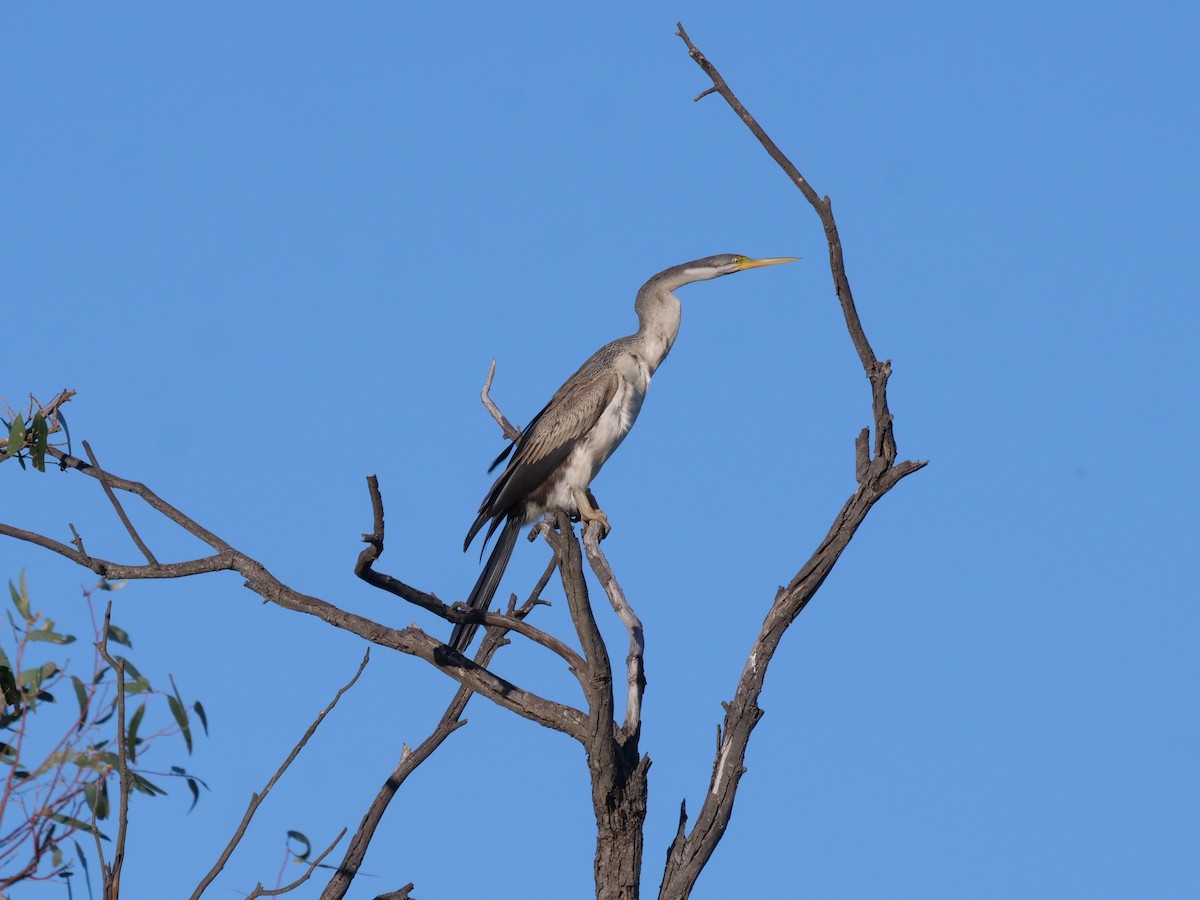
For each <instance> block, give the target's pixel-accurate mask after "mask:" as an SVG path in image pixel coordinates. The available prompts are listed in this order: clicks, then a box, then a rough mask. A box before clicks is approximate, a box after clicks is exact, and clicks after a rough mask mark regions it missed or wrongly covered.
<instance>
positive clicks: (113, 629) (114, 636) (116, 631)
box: [108, 624, 133, 650]
mask: <svg viewBox="0 0 1200 900" xmlns="http://www.w3.org/2000/svg"><path fill="white" fill-rule="evenodd" d="M108 639H109V640H110V641H113V642H115V643H118V644H121V645H123V646H125V647H128V648H129V649H130V650H132V649H133V641H131V640H130V639H129V632H127V631H126V630H125V629H124V628H118V627H117V626H116V625H111V624H110V625H109V626H108Z"/></svg>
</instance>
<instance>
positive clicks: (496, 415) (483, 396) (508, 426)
mask: <svg viewBox="0 0 1200 900" xmlns="http://www.w3.org/2000/svg"><path fill="white" fill-rule="evenodd" d="M495 377H496V360H495V359H493V360H492V366H491V368H490V369H488V377H487V381H485V382H484V383H483V390H482V391H480V392H479V399H480V400H482V401H483V405H484V406H486V407H487V411H488V412H489V413H491V414H492V418H493V419H495V420H496V424H497V425H499V426H500V430H501V431H503V432H504V439H505V440H506V441H515V440H517V439H518V438H520V436H521V429H520V428H517V427H516V426H515V425H513V423H512V422H510V421H508V419H506V418H505V417H504V413H502V412H500V408H499V407H498V406H496V404H495V402H494V401H493V400H492V395H491V391H492V379H493V378H495Z"/></svg>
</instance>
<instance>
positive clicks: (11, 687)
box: [0, 659, 21, 708]
mask: <svg viewBox="0 0 1200 900" xmlns="http://www.w3.org/2000/svg"><path fill="white" fill-rule="evenodd" d="M4 662H5V663H7V662H8V660H7V659H5V660H4ZM0 690H3V692H4V702H5V704H7V705H8V706H11V707H14V708H16V707H19V706H20V705H21V691H20V689H19V688H18V687H17V679H16V677H15V676H14V675H13V670H12V669H10V668H9V667H8V666H7V665H4V664H0Z"/></svg>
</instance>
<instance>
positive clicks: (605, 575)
mask: <svg viewBox="0 0 1200 900" xmlns="http://www.w3.org/2000/svg"><path fill="white" fill-rule="evenodd" d="M600 531H601V529H600V528H588V529H585V531H584V533H583V548H584V550H585V551H586V552H587V557H588V563H589V564H590V565H591V567H592V571H593V572H595V573H596V577H597V578H599V579H600V584H601V586H602V587H603V588H604V592H605V593H606V594H607V595H608V600H609V602H610V603H611V604H612V608H613V610H614V611H615V612H616V614H617V616H618V618H620V620H621V622H622V623H624V625H625V630H626V631H628V632H629V654H628V655H627V656H626V657H625V670H626V676H627V684H628V689H627V691H626V695H625V724H624V725H622V726H621V732H622V734H623V735H624V736H625V737H632V736H634V735H636V734H637V733H638V732H640V730H641V727H642V695H643V694H644V693H645V692H646V670H645V666H644V664H643V655H644V653H645V650H646V643H645V638H644V636H643V634H642V620H641V619H639V618H638V616H637V613H635V612H634V611H633V607H632V606H630V605H629V601H628V600H626V599H625V592H624V591H622V590H621V586H620V585H619V584H618V583H617V578H616V576H615V575H614V574H613V571H612V567H611V566H610V565H609V564H608V559H607V557H605V555H604V551H603V550H601V549H600Z"/></svg>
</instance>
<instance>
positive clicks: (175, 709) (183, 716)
mask: <svg viewBox="0 0 1200 900" xmlns="http://www.w3.org/2000/svg"><path fill="white" fill-rule="evenodd" d="M167 706H169V707H170V708H171V715H172V716H174V717H175V724H176V725H178V726H179V730H180V732H182V734H183V742H184V744H186V745H187V752H188V753H189V754H190V753H191V752H192V730H191V728H189V727H188V718H187V710H186V709H184V708H183V702H182V701H181V700H180V699H179V696H178V695H177V694H167Z"/></svg>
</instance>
